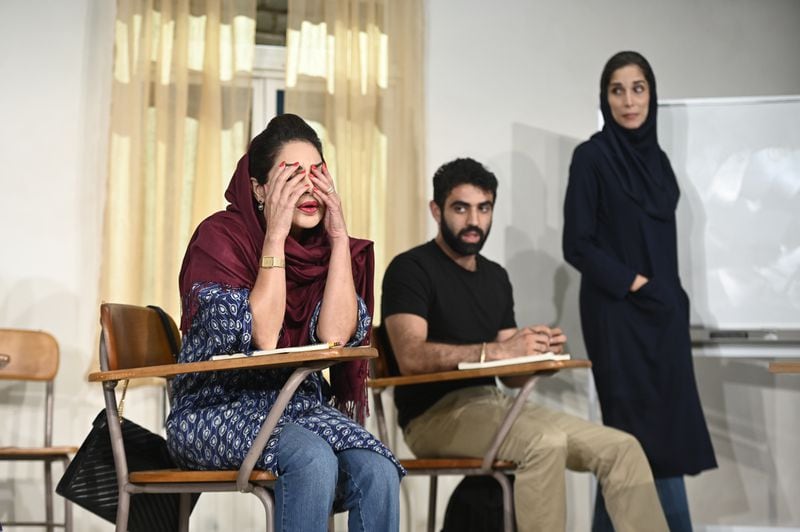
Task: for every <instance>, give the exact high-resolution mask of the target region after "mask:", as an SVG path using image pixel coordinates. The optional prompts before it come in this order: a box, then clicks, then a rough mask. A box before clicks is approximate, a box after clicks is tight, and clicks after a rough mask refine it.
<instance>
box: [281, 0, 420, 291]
mask: <svg viewBox="0 0 800 532" xmlns="http://www.w3.org/2000/svg"><path fill="white" fill-rule="evenodd" d="M422 14H423V6H422V1H421V0H403V1H397V0H329V1H325V0H289V16H288V29H287V39H286V47H287V67H286V70H287V72H286V109H287V111H289V112H293V113H297V114H299V115H301V116H303V117H304V118H306V119H307V120H309V121H310V122H311V123H312V124H313V125H314V127H315V128H316V129H317V131H318V132H319V133H320V135H321V136H322V137H323V144H324V149H325V157H326V159H327V161H328V167H329V168H330V169H331V172H332V174H333V176H334V178H335V179H336V186H337V189H338V191H339V193H340V195H341V197H342V203H343V205H344V208H345V214H346V217H347V223H348V228H349V230H350V232H351V234H353V235H354V236H359V237H363V238H369V239H371V240H374V241H375V250H376V256H375V274H376V275H375V278H376V292H377V294H379V293H380V283H381V280H382V278H383V272H384V270H385V269H386V265H387V264H388V262H389V261H390V260H391V259H392V258H393V257H394V256H395V255H396V254H397V253H399V252H401V251H405V250H406V249H408V248H410V247H412V246H414V245H416V244H419V243H420V242H421V240H422V238H423V237H424V233H425V219H426V216H427V207H426V203H427V202H426V198H425V182H426V179H425V175H424V142H425V137H424V120H423V112H422V109H423V105H424V102H423V38H424V27H423V18H422Z"/></svg>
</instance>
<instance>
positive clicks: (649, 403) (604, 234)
mask: <svg viewBox="0 0 800 532" xmlns="http://www.w3.org/2000/svg"><path fill="white" fill-rule="evenodd" d="M657 103H658V102H657V98H656V80H655V77H654V76H653V70H652V69H651V68H650V65H649V63H648V62H647V60H646V59H645V58H644V57H642V56H641V55H640V54H639V53H637V52H619V53H617V54H616V55H614V56H613V57H611V59H609V60H608V62H607V63H606V66H605V68H604V69H603V74H602V76H601V79H600V109H601V111H602V113H603V120H604V122H605V125H604V126H603V130H602V131H600V132H599V133H596V134H595V135H593V136H592V137H591V138H590V139H589V140H588V141H587V142H584V143H583V144H581V145H580V146H578V147H577V148H576V149H575V152H574V153H573V155H572V164H571V166H570V172H569V184H568V186H567V195H566V199H565V202H564V235H563V248H564V257H565V258H566V260H567V261H568V262H569V263H570V264H572V265H573V266H575V268H577V269H578V270H579V271H580V272H581V289H580V312H581V325H582V328H583V336H584V340H585V343H586V348H587V350H588V353H589V357H590V358H591V360H592V364H593V366H592V371H593V373H594V378H595V384H596V386H597V393H598V396H599V398H600V407H601V409H602V413H603V422H604V423H605V424H606V425H610V426H612V427H615V428H618V429H621V430H624V431H626V432H630V433H631V434H633V435H634V436H636V437H637V438H638V439H639V441H640V442H641V444H642V447H643V448H644V451H645V453H646V454H647V457H648V459H649V461H650V466H651V467H652V469H653V476H654V477H656V488H657V489H658V493H659V498H660V499H661V503H662V506H663V507H664V513H665V515H666V517H667V521H668V523H669V525H670V529H671V530H672V531H673V532H675V531H686V530H691V519H690V515H689V505H688V502H687V499H686V488H685V485H684V481H683V476H684V475H687V474H688V475H694V474H697V473H699V472H701V471H703V470H706V469H711V468H714V467H716V465H717V462H716V458H715V457H714V449H713V448H712V446H711V439H710V437H709V435H708V428H707V427H706V422H705V419H704V417H703V410H702V407H701V406H700V398H699V396H698V393H697V385H696V383H695V377H694V368H693V365H692V352H691V342H690V338H689V299H688V297H687V296H686V292H684V290H683V287H682V286H681V281H680V278H679V276H678V253H677V242H676V231H675V207H676V205H677V203H678V196H679V191H678V184H677V182H676V180H675V174H674V173H673V171H672V167H671V165H670V163H669V159H667V156H666V154H665V153H664V152H663V151H662V150H661V148H660V147H659V145H658V137H657V134H656V112H657ZM598 495H599V492H598ZM604 521H607V515H606V514H605V508H604V505H603V502H602V499H601V498H600V497H598V504H597V505H596V507H595V528H594V529H595V530H598V529H599V530H603V529H604V528H603V525H602V523H603V522H604ZM609 526H610V525H609ZM605 529H609V528H605Z"/></svg>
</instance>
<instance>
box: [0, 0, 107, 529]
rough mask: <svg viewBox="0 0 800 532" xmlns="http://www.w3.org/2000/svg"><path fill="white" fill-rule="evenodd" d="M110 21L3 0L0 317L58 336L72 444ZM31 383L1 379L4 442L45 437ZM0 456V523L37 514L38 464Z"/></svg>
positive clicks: (100, 167)
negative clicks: (9, 462) (13, 461)
mask: <svg viewBox="0 0 800 532" xmlns="http://www.w3.org/2000/svg"><path fill="white" fill-rule="evenodd" d="M113 21H114V3H113V2H107V1H99V0H94V1H92V0H76V1H72V2H42V1H33V2H31V1H28V0H5V1H3V2H2V3H0V50H3V52H2V54H1V55H0V73H1V74H0V76H2V83H0V117H2V120H0V168H2V170H0V247H1V249H2V252H1V253H2V257H3V258H2V260H0V326H2V327H19V328H31V329H44V330H47V331H49V332H51V333H53V334H54V335H55V336H56V338H57V339H58V341H59V343H60V347H61V357H62V358H61V368H60V371H59V375H58V378H57V381H56V387H55V389H56V401H57V403H56V404H57V405H58V406H57V409H56V419H55V429H54V430H55V432H54V443H56V444H74V443H80V442H81V441H82V439H83V437H84V436H85V434H86V433H87V432H88V430H89V424H90V423H91V420H92V418H93V417H94V415H96V414H97V412H98V411H99V409H100V408H101V406H102V397H101V395H100V393H99V391H100V390H99V388H98V389H95V387H96V385H93V386H92V387H90V386H89V384H88V383H87V382H86V375H87V372H88V371H89V369H90V368H91V367H92V366H93V365H96V362H95V361H96V358H97V355H96V353H97V348H96V346H97V336H96V334H97V332H96V330H97V327H96V324H97V320H98V314H97V304H98V301H97V297H98V277H99V266H100V262H99V257H100V231H101V221H102V215H103V212H102V209H103V195H104V179H103V176H104V172H105V168H106V160H107V156H106V154H107V151H108V150H107V137H108V135H107V130H108V116H109V105H110V88H111V74H110V72H111V49H112V48H111V46H112V43H113V30H114V25H113ZM39 391H42V388H39V387H36V386H33V385H31V386H9V385H7V384H0V404H2V405H3V406H2V408H1V409H0V419H2V420H3V421H2V427H3V428H2V429H0V441H3V442H7V444H8V443H10V444H41V439H40V438H41V432H35V431H40V427H41V424H40V421H41V416H40V410H39V409H38V408H31V407H26V406H25V405H30V403H32V402H33V400H34V399H35V398H36V397H37V393H38V392H39ZM35 406H37V407H38V406H39V405H38V404H37V405H35ZM34 436H35V437H34ZM0 445H2V443H0ZM0 467H2V469H0V471H2V472H1V473H0V522H3V521H8V520H10V518H11V516H12V515H13V517H14V518H15V519H17V520H18V519H39V520H40V519H41V518H42V517H43V514H42V513H41V511H42V501H43V495H42V488H41V473H40V469H41V466H40V465H39V464H35V465H34V464H26V463H21V462H20V463H16V464H13V465H7V464H5V465H2V466H0ZM56 475H57V476H56V478H59V477H60V471H58V470H57V471H56ZM57 512H58V515H60V508H57ZM86 517H87V515H86V513H85V512H82V511H80V510H79V511H77V512H76V524H77V529H78V530H87V531H89V530H95V529H97V530H99V529H100V528H97V526H103V525H102V522H101V521H100V520H99V519H97V518H94V517H89V518H88V520H87V519H86ZM103 528H105V529H107V525H105V526H104V527H103Z"/></svg>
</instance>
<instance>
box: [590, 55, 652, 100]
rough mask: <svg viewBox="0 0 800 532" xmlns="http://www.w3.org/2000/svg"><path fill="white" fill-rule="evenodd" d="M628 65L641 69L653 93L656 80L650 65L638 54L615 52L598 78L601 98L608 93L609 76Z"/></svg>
mask: <svg viewBox="0 0 800 532" xmlns="http://www.w3.org/2000/svg"><path fill="white" fill-rule="evenodd" d="M628 65H636V66H638V67H639V68H641V69H642V74H644V79H646V80H647V85H648V86H649V87H650V90H651V91H655V89H656V78H655V76H654V75H653V69H652V67H651V66H650V63H648V62H647V59H645V58H644V56H643V55H642V54H640V53H639V52H633V51H630V50H628V51H625V52H617V53H615V54H614V55H612V56H611V59H609V60H608V61H607V62H606V66H605V67H603V74H602V75H601V76H600V96H601V98H602V97H604V96H605V95H606V94H607V93H608V84H609V83H610V82H611V76H612V75H613V74H614V72H616V71H617V70H618V69H620V68H622V67H626V66H628Z"/></svg>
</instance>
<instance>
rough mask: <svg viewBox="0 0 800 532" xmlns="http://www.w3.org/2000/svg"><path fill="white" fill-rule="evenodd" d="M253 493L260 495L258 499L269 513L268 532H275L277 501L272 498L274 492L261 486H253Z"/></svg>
mask: <svg viewBox="0 0 800 532" xmlns="http://www.w3.org/2000/svg"><path fill="white" fill-rule="evenodd" d="M252 493H253V495H255V496H256V497H258V500H259V501H261V504H263V505H264V511H265V512H266V514H267V528H266V532H273V531H274V530H275V523H274V521H275V501H274V500H273V498H272V494H271V493H270V492H269V490H267V489H266V488H262V487H261V486H253V491H252Z"/></svg>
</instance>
